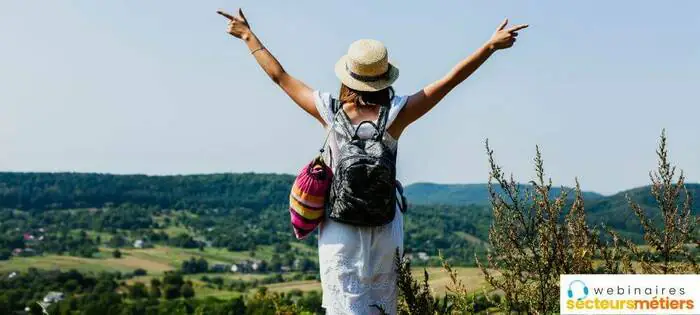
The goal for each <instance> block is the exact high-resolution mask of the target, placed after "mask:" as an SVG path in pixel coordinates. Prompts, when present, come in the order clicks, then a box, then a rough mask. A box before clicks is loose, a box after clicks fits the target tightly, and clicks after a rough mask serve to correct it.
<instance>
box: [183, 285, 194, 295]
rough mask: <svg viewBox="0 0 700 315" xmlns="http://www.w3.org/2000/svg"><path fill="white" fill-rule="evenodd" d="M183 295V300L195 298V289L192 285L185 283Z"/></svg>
mask: <svg viewBox="0 0 700 315" xmlns="http://www.w3.org/2000/svg"><path fill="white" fill-rule="evenodd" d="M181 294H182V297H183V298H186V299H190V298H193V297H194V289H193V288H192V285H191V284H190V283H185V284H184V285H183V286H182V289H181Z"/></svg>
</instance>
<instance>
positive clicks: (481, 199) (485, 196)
mask: <svg viewBox="0 0 700 315" xmlns="http://www.w3.org/2000/svg"><path fill="white" fill-rule="evenodd" d="M520 187H521V191H522V192H524V191H525V189H526V188H529V187H530V185H520ZM564 189H566V190H567V191H570V190H571V189H570V188H564ZM496 191H497V192H499V193H502V192H503V191H502V190H501V189H500V187H496ZM405 192H406V197H407V198H408V199H409V200H410V201H411V203H415V204H423V205H426V204H448V205H468V204H475V205H488V204H489V192H488V184H433V183H415V184H411V185H408V186H406V189H405ZM560 193H561V188H559V187H552V191H551V196H552V197H555V196H558V195H559V194H560ZM570 195H571V196H573V195H572V193H570ZM583 197H584V199H585V200H598V199H601V198H604V196H603V195H601V194H598V193H595V192H588V191H584V192H583Z"/></svg>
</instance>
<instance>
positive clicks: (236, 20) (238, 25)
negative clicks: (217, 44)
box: [216, 9, 252, 41]
mask: <svg viewBox="0 0 700 315" xmlns="http://www.w3.org/2000/svg"><path fill="white" fill-rule="evenodd" d="M216 13H218V14H220V15H222V16H224V17H225V18H227V19H228V29H227V32H228V33H229V34H231V35H233V36H234V37H236V38H240V39H242V40H244V41H245V40H248V38H249V37H250V34H251V33H252V31H251V30H250V24H248V19H246V18H245V15H243V10H241V9H238V16H233V15H231V14H228V13H226V12H224V11H221V10H219V11H216Z"/></svg>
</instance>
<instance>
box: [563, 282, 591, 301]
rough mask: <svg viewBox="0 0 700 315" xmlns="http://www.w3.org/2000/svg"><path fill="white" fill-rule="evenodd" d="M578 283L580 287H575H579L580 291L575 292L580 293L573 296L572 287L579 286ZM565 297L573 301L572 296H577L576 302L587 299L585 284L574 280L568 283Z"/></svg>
mask: <svg viewBox="0 0 700 315" xmlns="http://www.w3.org/2000/svg"><path fill="white" fill-rule="evenodd" d="M579 283H580V284H581V285H580V286H576V287H580V288H581V289H580V290H577V292H580V293H579V294H574V290H573V289H572V287H574V284H579ZM567 295H568V296H569V298H570V299H573V298H574V296H577V297H578V298H577V300H579V301H581V300H583V299H585V298H587V297H588V287H587V286H586V284H585V283H584V282H583V281H581V280H574V281H571V282H569V290H567Z"/></svg>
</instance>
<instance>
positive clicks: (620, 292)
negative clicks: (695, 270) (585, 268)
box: [559, 274, 700, 315]
mask: <svg viewBox="0 0 700 315" xmlns="http://www.w3.org/2000/svg"><path fill="white" fill-rule="evenodd" d="M559 288H560V292H559V299H560V303H559V310H560V312H561V314H562V315H567V314H581V315H583V314H597V315H601V314H674V315H675V314H695V315H697V314H700V275H697V274H695V275H692V274H685V275H640V274H636V275H623V274H614V275H599V274H598V275H594V274H577V275H561V277H560V279H559Z"/></svg>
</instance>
